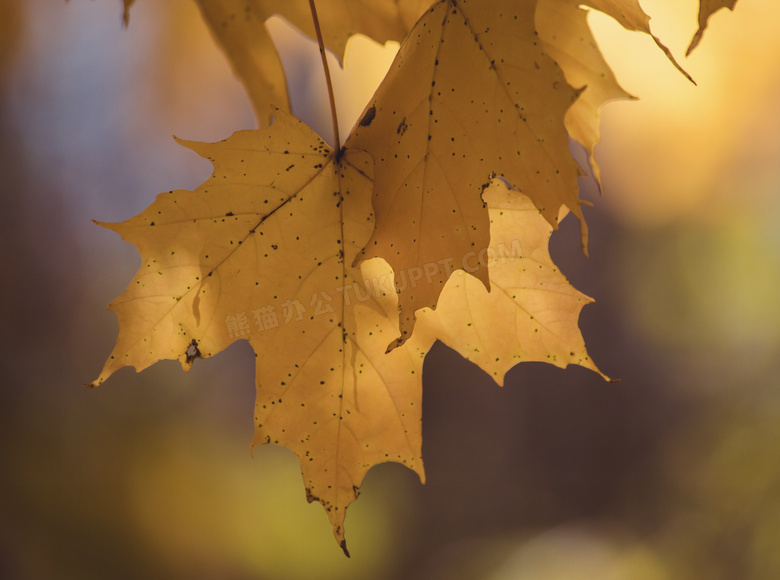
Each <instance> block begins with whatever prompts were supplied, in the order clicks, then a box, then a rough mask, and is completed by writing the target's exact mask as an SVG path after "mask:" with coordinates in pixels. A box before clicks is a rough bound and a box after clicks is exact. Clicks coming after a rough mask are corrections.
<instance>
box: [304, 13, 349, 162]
mask: <svg viewBox="0 0 780 580" xmlns="http://www.w3.org/2000/svg"><path fill="white" fill-rule="evenodd" d="M309 7H310V8H311V19H312V21H313V22H314V30H315V31H316V33H317V42H318V43H319V45H320V56H321V57H322V68H323V69H325V81H326V82H327V83H328V98H329V99H330V117H331V119H332V120H333V139H334V140H335V150H336V155H338V154H339V153H340V152H341V141H340V139H339V119H338V116H337V115H336V99H335V98H334V97H333V82H332V81H331V80H330V69H329V68H328V57H327V55H326V54H325V43H324V42H323V40H322V30H321V29H320V21H319V18H317V8H316V7H315V6H314V0H309Z"/></svg>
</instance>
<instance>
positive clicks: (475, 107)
mask: <svg viewBox="0 0 780 580" xmlns="http://www.w3.org/2000/svg"><path fill="white" fill-rule="evenodd" d="M535 8H536V5H535V2H522V3H517V2H515V1H514V0H485V1H483V2H480V3H478V4H470V3H467V2H462V1H457V0H440V1H438V2H436V3H435V4H434V5H433V6H432V7H431V8H430V9H429V11H428V12H427V13H426V14H425V15H424V16H423V17H422V18H421V19H420V20H419V21H418V22H417V24H416V25H415V27H414V28H413V29H412V31H411V32H410V34H409V36H408V37H407V38H406V40H405V41H404V43H403V44H402V45H401V48H400V50H399V52H398V55H397V56H396V59H395V61H394V63H393V65H392V66H391V68H390V71H389V72H388V74H387V76H386V77H385V79H384V80H383V82H382V84H381V85H380V86H379V88H378V89H377V92H376V94H375V96H374V99H373V100H372V102H371V103H370V104H369V105H368V106H367V108H366V110H365V112H364V114H363V116H362V118H361V120H360V121H359V123H358V124H357V125H356V126H355V129H354V131H353V134H352V136H351V137H350V138H349V140H348V141H347V145H348V146H350V147H354V148H356V149H361V150H364V151H367V152H368V153H369V154H371V156H372V157H373V159H374V161H375V164H376V166H375V171H376V185H375V188H374V211H375V213H376V230H375V231H374V234H373V235H372V238H371V240H370V241H369V244H368V247H367V249H366V253H365V256H366V257H373V256H379V257H382V258H384V259H385V260H387V261H388V263H389V264H390V265H391V266H392V268H393V270H394V271H396V272H400V271H409V270H411V269H414V268H421V267H423V266H425V265H428V264H437V263H442V262H444V261H447V260H455V261H456V263H457V258H458V257H459V256H463V255H465V254H466V253H467V252H469V251H472V250H474V249H475V248H476V249H477V250H479V249H481V248H485V247H487V246H488V242H489V227H488V216H487V210H486V209H485V205H484V203H483V201H482V198H481V193H482V189H483V187H484V185H485V184H486V183H487V182H488V181H489V179H490V176H491V175H494V174H497V175H500V176H503V177H504V178H506V179H507V180H508V181H509V182H510V183H511V184H512V185H513V186H515V187H516V188H517V189H519V190H520V191H522V192H523V193H525V194H526V195H528V196H529V197H531V199H533V200H534V203H535V204H536V206H537V207H538V208H539V209H540V210H541V211H542V213H543V215H544V216H545V217H546V219H547V220H548V221H549V222H550V223H552V224H555V223H556V220H557V219H558V212H559V209H560V207H561V206H566V207H568V208H569V209H570V210H571V211H572V212H573V213H574V214H575V215H577V216H578V217H579V218H582V214H581V212H580V207H579V199H578V186H577V177H578V175H579V174H580V170H579V167H578V166H577V164H576V163H575V162H574V160H573V159H572V157H571V155H570V153H569V146H568V135H567V133H566V129H565V127H564V124H563V118H564V116H565V114H566V111H567V110H568V108H569V107H570V106H571V104H572V103H573V102H574V100H575V98H576V96H577V91H576V90H574V89H572V88H571V87H570V86H569V85H568V84H567V83H566V80H565V79H564V76H563V74H562V72H561V70H560V69H559V68H558V66H557V65H556V64H555V62H554V61H553V60H552V59H551V58H550V57H549V56H547V55H546V54H544V52H543V50H542V47H541V46H540V45H539V42H538V38H537V36H536V30H535V27H534V11H535ZM585 232H586V230H585V227H584V225H583V243H584V240H585V236H586V233H585ZM456 267H460V266H457V265H456ZM471 274H472V275H474V276H476V277H477V278H478V279H479V280H481V281H482V282H483V283H484V284H485V285H486V286H488V285H489V280H488V272H487V268H486V267H485V265H484V264H479V265H478V266H477V268H476V269H475V270H474V271H472V272H471ZM446 280H447V273H446V272H445V271H444V269H443V268H439V269H438V270H437V271H435V272H432V273H431V276H429V277H426V282H427V283H425V284H419V285H417V287H415V288H407V289H406V290H405V291H404V292H401V294H400V299H399V304H400V311H401V323H400V329H401V337H400V338H399V339H398V341H396V343H395V344H396V345H397V344H401V343H403V341H404V340H406V339H407V338H408V337H409V336H410V334H411V330H412V327H413V325H414V316H415V315H414V313H415V311H416V310H418V309H420V308H422V307H426V306H427V307H435V305H436V300H437V297H438V295H439V292H440V291H441V288H442V287H443V285H444V283H445V282H446ZM488 287H489V286H488Z"/></svg>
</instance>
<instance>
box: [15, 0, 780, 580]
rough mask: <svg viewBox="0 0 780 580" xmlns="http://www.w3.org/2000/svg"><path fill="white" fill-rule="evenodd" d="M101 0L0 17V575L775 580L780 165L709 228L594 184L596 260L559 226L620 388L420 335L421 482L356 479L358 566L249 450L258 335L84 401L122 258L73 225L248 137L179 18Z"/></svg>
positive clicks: (290, 476)
mask: <svg viewBox="0 0 780 580" xmlns="http://www.w3.org/2000/svg"><path fill="white" fill-rule="evenodd" d="M119 4H120V3H119V2H110V1H102V0H101V1H100V2H87V1H84V0H71V2H69V3H67V4H66V3H65V2H44V0H32V1H22V0H3V1H2V3H0V175H2V181H1V182H0V202H2V210H1V211H0V259H1V260H2V262H1V263H2V272H3V274H2V283H0V320H1V321H2V324H1V325H0V381H1V384H0V577H2V578H24V579H27V578H30V579H57V580H60V579H74V580H75V579H79V580H81V579H90V578H95V579H103V578H166V579H171V578H214V579H217V578H219V579H224V578H230V579H243V578H246V579H249V578H253V579H257V578H262V579H269V580H270V579H274V580H276V579H279V580H284V579H297V578H318V579H319V578H334V579H335V578H346V579H349V578H355V579H358V578H372V579H377V580H382V579H387V580H390V579H395V578H406V579H415V580H416V579H420V580H423V579H426V580H430V579H442V580H444V579H446V580H458V579H464V580H466V579H501V580H505V579H516V578H517V579H520V578H522V579H533V580H537V579H541V580H544V579H548V578H549V579H569V578H571V579H577V580H579V579H581V578H590V577H593V578H606V579H609V578H632V579H640V580H644V579H648V580H649V579H653V580H654V579H677V578H708V579H724V580H725V579H732V578H745V579H757V580H758V579H770V578H777V577H780V556H778V550H777V546H778V545H780V461H779V460H778V457H780V381H778V376H780V356H778V354H779V353H780V315H778V313H779V312H780V309H779V308H778V303H780V300H779V297H780V241H779V239H778V237H777V231H778V230H777V225H776V224H777V218H778V217H780V211H779V209H778V208H780V202H779V201H778V200H779V199H780V197H779V196H778V194H779V193H780V169H779V168H778V167H779V165H778V160H779V159H780V146H778V147H777V148H776V149H773V150H770V152H768V153H767V152H766V151H764V153H765V155H764V157H763V158H762V159H761V160H760V162H761V163H760V166H759V167H756V166H755V164H756V163H758V161H756V160H755V158H754V157H747V158H744V159H741V160H740V165H739V167H741V168H742V169H741V171H743V173H742V174H740V173H736V174H738V175H743V174H744V175H746V176H751V175H752V176H758V177H756V180H755V181H749V180H746V181H743V182H741V183H740V184H739V186H740V187H742V188H743V189H742V190H739V191H737V190H733V191H729V192H728V193H730V194H733V196H737V197H738V196H740V195H747V194H748V193H749V190H759V189H760V193H761V195H757V196H756V197H754V198H750V199H754V200H756V201H753V202H751V205H750V207H749V208H747V209H746V211H745V213H744V214H741V215H736V214H731V215H729V216H728V218H729V219H728V220H727V221H726V220H724V221H713V220H710V221H709V222H706V223H705V222H702V221H701V220H700V221H697V222H695V223H694V222H688V221H686V220H685V219H680V220H678V221H673V222H670V223H666V224H663V225H657V226H654V227H632V226H630V225H626V222H623V221H618V219H617V218H616V217H615V216H614V214H612V213H610V212H607V211H605V210H603V209H602V208H600V206H599V204H600V199H599V194H598V193H597V192H596V190H595V187H594V186H593V183H592V182H591V181H589V180H587V179H584V180H583V197H584V198H586V199H589V200H591V201H593V202H595V204H596V207H595V208H592V209H589V208H586V217H587V219H588V221H589V225H590V232H591V243H590V256H591V257H590V258H589V259H586V258H584V257H583V256H582V255H581V254H580V253H579V251H578V247H579V242H578V240H579V228H578V224H577V223H576V222H575V221H574V219H573V218H571V217H570V218H567V219H566V220H565V221H564V222H563V224H562V226H561V229H560V231H559V232H558V233H556V234H554V235H553V238H552V255H553V259H554V260H555V262H556V263H557V264H558V265H559V267H560V268H561V270H562V271H563V272H564V273H566V275H567V276H568V278H569V279H570V281H571V282H572V284H573V285H574V286H575V287H576V288H578V289H579V290H581V291H583V292H584V293H586V294H588V295H589V296H591V297H594V298H595V299H596V303H595V304H593V305H589V306H587V307H586V308H585V309H584V311H583V314H582V317H581V327H582V332H583V335H584V337H585V340H586V343H587V345H588V348H589V351H590V354H591V358H592V359H593V360H595V361H596V362H597V364H598V365H599V367H600V368H601V369H602V370H603V371H604V372H605V373H606V374H608V375H610V376H612V377H617V378H620V379H621V382H619V383H614V384H611V383H607V382H604V381H603V380H602V379H601V378H600V377H599V376H597V375H596V374H595V373H592V372H590V371H587V370H585V369H581V368H578V367H576V368H575V367H571V368H569V369H566V370H565V371H564V370H560V369H557V368H555V367H552V366H547V365H543V364H536V363H529V364H524V365H520V366H518V367H516V368H515V369H513V370H512V371H511V372H510V373H509V375H508V376H507V380H506V383H505V386H504V387H498V386H497V385H496V384H495V383H494V382H492V380H491V379H490V378H489V377H488V376H487V375H486V374H484V373H483V372H482V371H480V370H479V369H477V368H476V367H475V366H473V365H471V364H470V363H468V362H466V361H464V360H463V359H461V358H460V357H459V356H458V355H457V354H455V353H453V352H452V351H450V350H449V349H448V348H447V347H445V346H444V345H441V344H439V345H437V346H436V347H435V348H434V350H433V351H432V352H431V353H430V354H429V355H428V358H427V359H426V362H425V369H424V385H425V386H424V411H423V416H424V421H423V441H424V443H423V454H424V460H425V466H426V474H427V483H426V484H425V485H424V486H422V485H420V484H419V482H418V481H417V479H416V477H415V476H414V474H412V473H411V472H409V471H407V470H405V469H404V468H402V467H401V466H398V465H383V466H380V467H378V468H375V469H374V470H372V471H371V473H370V474H369V476H368V478H367V480H366V483H365V485H364V487H363V489H362V495H361V498H360V501H358V502H356V503H355V504H354V505H353V506H352V507H350V510H349V513H348V517H347V520H346V525H347V537H348V541H349V542H350V551H351V553H352V556H353V557H352V558H351V560H346V559H345V558H344V557H343V555H342V554H341V551H340V550H339V549H338V547H337V546H336V544H335V542H333V539H332V536H331V532H330V526H329V524H328V522H327V518H326V517H325V514H324V512H323V510H322V509H321V507H320V506H319V505H318V504H315V505H308V504H306V502H305V496H304V490H303V485H302V482H301V480H300V472H299V471H298V467H297V464H296V460H295V458H294V456H292V454H291V453H289V452H287V451H286V450H282V449H278V448H274V447H270V446H269V447H268V448H263V449H258V450H256V451H255V453H254V458H253V457H251V456H250V454H249V452H248V451H249V442H250V440H251V437H252V431H253V425H252V408H253V404H254V374H253V362H254V357H253V355H252V353H251V349H250V348H249V346H248V344H246V343H243V342H240V343H237V344H235V345H233V346H232V347H231V348H230V349H228V350H227V351H226V352H224V353H222V354H219V355H218V356H216V357H214V358H212V359H209V360H205V361H198V362H197V364H195V366H194V368H193V370H192V371H191V372H189V373H187V374H184V373H182V372H181V370H180V367H179V365H178V364H177V363H174V362H168V363H160V364H157V365H155V366H154V367H152V368H150V369H148V370H146V371H144V372H143V373H140V374H135V373H133V372H132V371H130V370H124V371H122V372H120V373H117V375H115V376H114V377H112V378H111V379H110V380H109V381H108V382H107V383H106V384H105V385H103V386H101V387H100V388H98V389H94V390H91V389H86V388H84V387H83V384H84V383H88V382H89V381H91V380H92V379H94V378H95V377H96V376H97V374H98V372H99V370H100V368H101V366H102V363H103V360H104V358H105V357H106V356H107V355H108V353H109V352H110V350H111V348H112V346H113V344H114V341H115V338H116V332H117V325H116V322H115V318H114V316H113V314H111V313H110V312H108V311H106V310H105V309H104V308H105V305H106V304H108V302H110V301H111V300H112V299H113V298H114V297H115V296H117V295H118V294H120V293H121V292H122V291H123V290H124V287H125V285H126V284H127V282H128V281H129V280H130V278H131V277H132V275H133V273H134V272H135V270H136V268H137V267H138V265H139V264H140V260H139V258H138V254H137V251H136V250H135V248H134V247H132V246H130V245H129V244H126V243H125V242H123V241H122V240H121V239H119V238H118V237H117V236H115V235H114V234H113V233H111V232H109V231H107V230H105V229H102V228H100V227H98V226H96V225H94V224H93V223H92V222H91V221H90V220H91V219H96V220H100V221H119V220H123V219H126V218H128V217H130V216H132V215H134V214H136V213H138V212H139V211H140V210H142V209H143V208H144V207H145V206H146V205H148V204H149V203H150V202H151V201H152V200H153V198H154V196H155V195H156V194H157V193H158V192H160V191H166V190H169V189H173V188H194V187H196V186H197V185H198V184H199V183H200V182H201V181H202V180H203V179H204V178H205V177H207V176H208V175H209V173H210V167H209V164H208V163H206V162H205V161H204V160H202V159H199V158H197V156H195V155H194V154H193V153H192V152H190V151H188V150H186V149H184V148H182V147H180V146H178V145H177V144H176V143H175V142H174V141H173V139H172V138H171V136H172V135H174V134H175V135H177V136H179V137H182V138H186V139H193V140H204V141H216V140H219V139H223V138H225V137H226V136H228V135H229V134H231V133H232V132H233V131H236V130H238V129H244V128H252V127H254V120H253V117H252V112H251V108H250V106H249V103H248V102H247V100H246V98H245V96H244V94H243V92H242V88H241V86H240V84H239V83H238V82H237V81H236V80H235V79H234V78H233V77H232V76H231V73H230V70H229V67H228V65H227V62H226V61H225V60H224V58H223V57H222V55H221V54H220V53H219V51H218V49H217V48H216V46H214V44H213V42H212V41H211V40H210V38H209V37H208V35H207V32H206V29H205V28H204V27H203V25H202V23H200V22H199V20H198V18H199V16H198V13H197V10H196V9H195V8H194V6H193V3H191V2H183V1H178V2H173V3H170V5H166V6H165V7H161V6H157V3H152V2H138V3H136V4H137V5H136V6H135V7H134V10H133V13H132V16H131V25H130V27H129V28H128V29H127V30H124V29H123V28H122V27H121V8H120V6H119ZM166 4H167V3H166ZM756 66H759V65H756ZM774 102H775V103H777V100H776V97H775V101H774ZM296 112H297V113H298V114H300V116H301V117H302V118H304V119H305V120H308V121H310V122H312V123H313V124H314V121H311V119H307V114H308V113H307V112H306V111H296ZM767 115H772V116H771V117H767V119H766V124H768V125H772V124H773V126H775V127H777V126H778V117H777V109H772V110H770V111H769V112H768V113H767ZM325 126H327V123H325ZM775 137H776V135H775ZM608 138H609V135H608V134H607V135H605V139H608ZM716 138H717V137H716V136H713V139H716ZM746 139H747V138H746ZM748 141H749V140H748ZM777 141H778V140H777V139H776V138H775V139H774V143H775V145H777ZM694 154H695V153H691V155H694ZM737 159H739V157H738V156H737ZM609 163H610V161H609V160H604V163H603V166H604V168H605V174H607V173H608V166H609ZM647 163H652V160H648V161H647ZM751 163H753V164H754V165H751ZM735 171H736V170H735ZM759 177H760V179H759ZM722 183H725V184H726V186H733V185H734V184H733V183H729V182H726V181H725V180H724V181H723V182H722ZM719 194H720V195H724V194H723V192H722V191H721V192H719ZM609 195H614V196H618V195H620V192H619V191H611V192H610V193H609Z"/></svg>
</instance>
